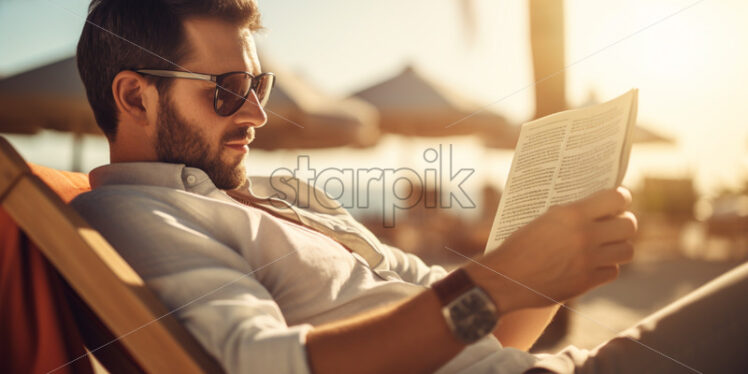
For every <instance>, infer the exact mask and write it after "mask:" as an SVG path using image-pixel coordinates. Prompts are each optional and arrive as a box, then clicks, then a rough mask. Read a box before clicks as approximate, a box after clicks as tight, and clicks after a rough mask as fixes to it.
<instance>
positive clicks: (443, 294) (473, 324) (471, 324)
mask: <svg viewBox="0 0 748 374" xmlns="http://www.w3.org/2000/svg"><path fill="white" fill-rule="evenodd" d="M431 288H432V289H433V290H434V291H435V292H436V295H437V297H438V298H439V301H440V302H441V305H442V314H443V315H444V319H445V320H446V321H447V325H448V326H449V329H450V330H451V331H452V333H453V334H454V335H455V337H457V339H459V340H461V341H462V342H464V343H467V344H470V343H473V342H475V341H477V340H478V339H480V338H482V337H484V336H486V335H488V334H490V333H491V332H492V331H493V329H494V328H495V327H496V323H497V322H498V319H499V317H498V315H497V314H498V313H497V311H498V308H497V306H496V304H495V303H494V301H493V300H492V299H491V297H490V296H488V294H487V293H486V291H483V289H482V288H480V287H478V286H477V285H476V284H475V283H473V280H472V279H470V276H469V275H468V273H467V272H466V271H465V270H464V269H462V268H460V269H457V270H455V271H453V272H452V273H450V274H449V275H447V276H446V277H445V278H443V279H441V280H439V281H437V282H436V283H434V284H433V285H431Z"/></svg>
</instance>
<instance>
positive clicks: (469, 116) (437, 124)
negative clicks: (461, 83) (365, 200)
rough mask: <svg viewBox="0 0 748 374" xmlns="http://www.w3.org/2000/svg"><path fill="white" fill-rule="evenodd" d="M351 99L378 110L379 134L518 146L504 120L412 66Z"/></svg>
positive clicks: (510, 146)
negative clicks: (472, 138) (457, 138)
mask: <svg viewBox="0 0 748 374" xmlns="http://www.w3.org/2000/svg"><path fill="white" fill-rule="evenodd" d="M353 97H357V98H361V99H363V100H365V101H367V102H369V103H371V104H373V105H374V106H375V107H376V108H377V109H378V110H379V114H380V129H381V130H382V132H386V133H391V134H399V135H404V136H423V137H445V136H459V135H475V136H478V137H480V138H481V139H482V140H483V141H484V143H485V144H486V145H487V146H490V147H495V148H514V145H515V144H516V142H517V135H518V129H517V127H516V126H512V125H509V123H508V122H507V121H506V119H505V118H504V117H502V116H500V115H498V114H496V113H493V112H491V111H488V110H481V107H480V106H479V105H477V104H475V103H471V102H470V101H469V100H466V99H465V98H463V97H460V96H459V95H458V94H456V93H454V92H453V91H452V90H450V89H447V88H445V87H442V86H440V85H439V84H438V83H435V82H433V81H432V80H430V79H428V78H426V77H425V76H424V75H423V74H420V73H419V72H417V71H416V70H415V69H414V68H413V67H411V66H407V67H405V68H404V69H403V70H402V71H401V72H400V73H399V74H397V75H395V76H393V77H391V78H389V79H387V80H385V81H383V82H380V83H378V84H375V85H373V86H371V87H368V88H365V89H363V90H361V91H359V92H356V93H355V94H354V95H353Z"/></svg>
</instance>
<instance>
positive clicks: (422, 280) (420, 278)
mask: <svg viewBox="0 0 748 374" xmlns="http://www.w3.org/2000/svg"><path fill="white" fill-rule="evenodd" d="M382 250H383V252H384V256H385V259H386V261H387V263H388V266H389V270H391V271H394V272H395V273H397V274H398V275H400V278H402V279H403V280H404V281H406V282H409V283H414V284H418V285H421V286H425V287H429V286H431V284H432V283H434V282H436V281H438V280H439V279H442V278H444V277H445V276H446V275H447V274H448V272H447V271H446V270H445V269H444V268H443V267H441V266H439V265H432V266H429V265H426V263H425V262H423V260H421V258H420V257H418V256H416V255H414V254H412V253H405V252H404V251H403V250H402V249H399V248H396V247H393V246H390V245H387V244H382Z"/></svg>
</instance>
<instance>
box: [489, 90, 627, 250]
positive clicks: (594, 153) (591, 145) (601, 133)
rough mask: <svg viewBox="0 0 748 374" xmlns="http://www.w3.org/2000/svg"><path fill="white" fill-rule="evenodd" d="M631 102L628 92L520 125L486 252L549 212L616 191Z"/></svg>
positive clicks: (624, 160) (623, 162)
mask: <svg viewBox="0 0 748 374" xmlns="http://www.w3.org/2000/svg"><path fill="white" fill-rule="evenodd" d="M636 102H637V91H636V90H635V89H632V90H630V91H629V92H627V93H625V94H623V95H621V96H619V97H618V98H615V99H613V100H611V101H608V102H606V103H603V104H599V105H595V106H592V107H588V108H582V109H576V110H568V111H564V112H560V113H556V114H552V115H550V116H547V117H543V118H540V119H538V120H535V121H532V122H528V123H526V124H524V125H523V126H522V129H521V130H520V135H519V140H518V142H517V147H516V150H515V153H514V159H513V160H512V166H511V168H510V170H509V177H508V178H507V183H506V186H505V188H504V194H503V196H502V197H501V202H500V203H499V209H498V212H497V213H496V217H495V218H494V222H493V226H492V228H491V233H490V236H489V238H488V242H487V243H486V252H488V251H491V250H493V249H496V248H498V247H499V245H501V243H502V242H503V241H504V239H506V238H507V237H508V236H509V235H511V234H512V233H513V232H514V231H515V230H517V229H518V228H520V227H522V226H524V225H525V224H527V223H529V222H530V221H532V220H533V219H535V218H536V217H538V216H539V215H541V214H543V213H544V212H545V211H546V210H548V208H549V207H551V206H553V205H558V204H564V203H568V202H572V201H576V200H579V199H582V198H584V197H587V196H589V195H590V194H592V193H594V192H596V191H599V190H602V189H606V188H613V187H616V186H617V185H619V184H620V183H621V180H623V176H624V175H625V172H626V165H627V164H628V158H629V153H630V149H631V141H630V139H631V133H632V131H633V127H634V123H635V122H636V108H637V105H636Z"/></svg>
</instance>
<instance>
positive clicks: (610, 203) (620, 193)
mask: <svg viewBox="0 0 748 374" xmlns="http://www.w3.org/2000/svg"><path fill="white" fill-rule="evenodd" d="M579 204H580V207H581V209H582V212H583V214H584V215H585V216H586V217H588V218H593V219H595V218H602V217H608V216H614V215H617V214H618V213H621V212H623V211H625V210H626V209H627V208H628V207H629V206H630V205H631V192H629V190H628V189H626V188H625V187H618V188H616V189H608V190H602V191H598V192H595V193H594V194H592V195H590V196H588V197H586V198H584V199H582V200H580V201H579Z"/></svg>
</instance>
